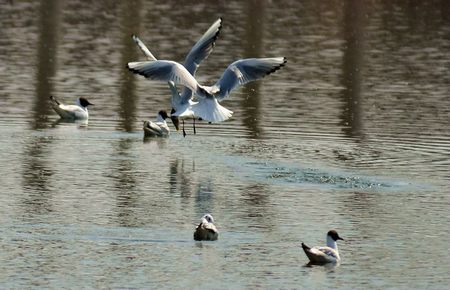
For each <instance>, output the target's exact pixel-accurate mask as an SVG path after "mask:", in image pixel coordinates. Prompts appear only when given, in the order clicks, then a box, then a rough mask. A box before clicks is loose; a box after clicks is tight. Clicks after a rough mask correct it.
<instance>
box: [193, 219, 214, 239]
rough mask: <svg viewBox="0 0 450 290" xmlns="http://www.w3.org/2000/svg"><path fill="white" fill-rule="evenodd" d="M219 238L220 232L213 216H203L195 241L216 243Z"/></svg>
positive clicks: (195, 233)
mask: <svg viewBox="0 0 450 290" xmlns="http://www.w3.org/2000/svg"><path fill="white" fill-rule="evenodd" d="M218 237H219V231H218V230H217V228H216V226H215V225H214V218H213V217H212V215H211V214H209V213H208V214H205V215H204V216H202V218H201V220H200V223H199V224H198V226H197V227H196V228H195V232H194V240H196V241H215V240H217V238H218Z"/></svg>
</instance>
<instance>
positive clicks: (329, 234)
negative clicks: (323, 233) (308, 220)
mask: <svg viewBox="0 0 450 290" xmlns="http://www.w3.org/2000/svg"><path fill="white" fill-rule="evenodd" d="M327 236H329V237H331V238H332V239H333V240H334V241H337V240H344V239H343V238H341V237H340V236H339V235H338V233H337V232H336V231H335V230H331V231H329V232H328V234H327Z"/></svg>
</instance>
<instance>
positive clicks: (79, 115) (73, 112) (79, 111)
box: [50, 96, 93, 120]
mask: <svg viewBox="0 0 450 290" xmlns="http://www.w3.org/2000/svg"><path fill="white" fill-rule="evenodd" d="M50 101H51V105H52V108H53V110H55V112H56V113H57V114H58V115H59V116H60V117H61V118H62V119H66V120H87V119H88V118H89V112H88V109H87V107H88V106H89V105H93V104H91V103H89V101H88V100H87V99H85V98H78V99H77V103H76V105H64V104H61V103H60V102H59V101H58V100H56V99H55V97H53V96H50Z"/></svg>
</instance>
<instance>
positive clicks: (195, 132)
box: [193, 117, 197, 135]
mask: <svg viewBox="0 0 450 290" xmlns="http://www.w3.org/2000/svg"><path fill="white" fill-rule="evenodd" d="M193 124H194V135H195V134H197V131H196V130H195V117H194V122H193Z"/></svg>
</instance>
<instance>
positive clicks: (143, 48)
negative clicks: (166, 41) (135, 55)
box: [131, 34, 156, 60]
mask: <svg viewBox="0 0 450 290" xmlns="http://www.w3.org/2000/svg"><path fill="white" fill-rule="evenodd" d="M131 37H132V38H133V40H134V42H135V43H136V44H137V46H138V47H139V49H140V50H141V51H142V53H143V54H144V55H145V56H146V57H147V59H148V60H156V57H155V56H154V55H153V54H152V53H151V52H150V50H149V49H148V48H147V46H145V44H144V43H143V42H142V41H141V40H140V39H139V38H138V37H137V36H136V35H134V34H133V35H132V36H131Z"/></svg>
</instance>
